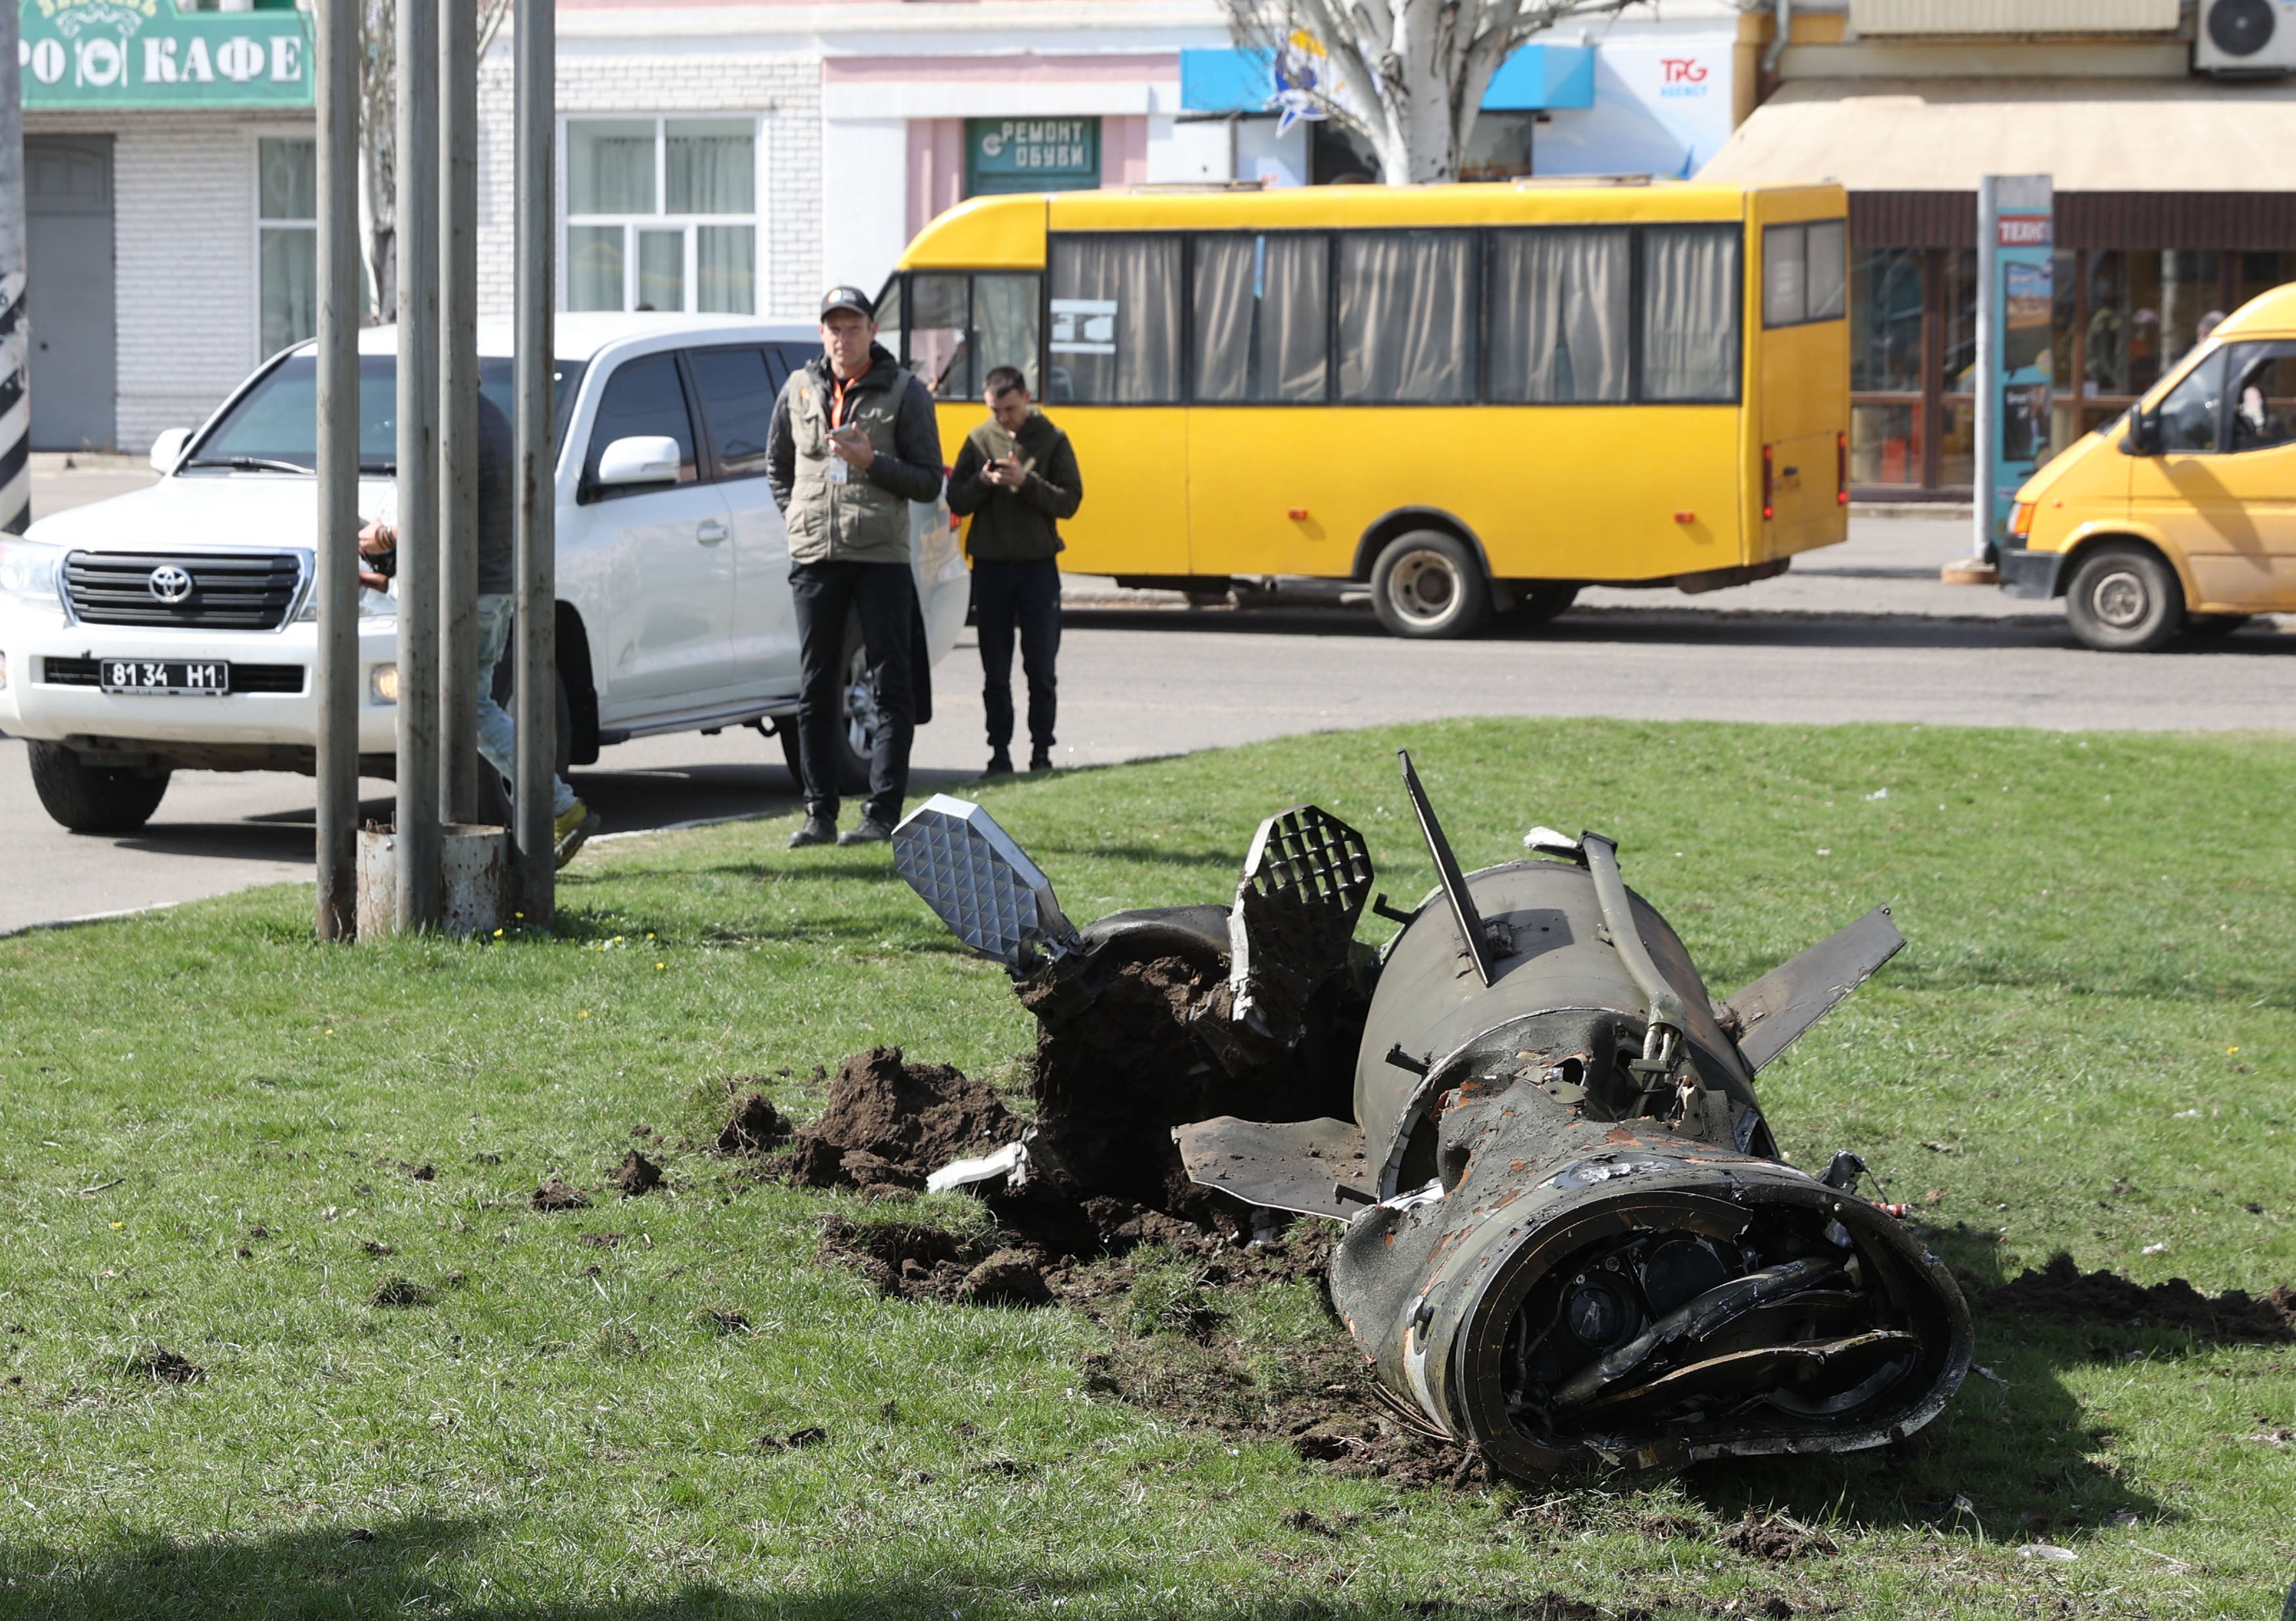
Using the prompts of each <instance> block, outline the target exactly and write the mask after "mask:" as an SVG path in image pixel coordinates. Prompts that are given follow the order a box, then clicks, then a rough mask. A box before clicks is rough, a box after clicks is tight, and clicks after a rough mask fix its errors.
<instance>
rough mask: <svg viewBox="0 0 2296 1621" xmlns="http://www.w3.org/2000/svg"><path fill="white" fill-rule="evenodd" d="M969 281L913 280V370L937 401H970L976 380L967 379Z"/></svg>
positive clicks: (916, 277) (953, 277) (910, 343)
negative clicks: (966, 338)
mask: <svg viewBox="0 0 2296 1621" xmlns="http://www.w3.org/2000/svg"><path fill="white" fill-rule="evenodd" d="M966 281H967V278H966V277H964V276H961V275H913V276H911V277H910V278H909V302H910V304H911V305H912V306H913V307H912V308H911V309H910V311H909V315H908V356H909V370H911V371H912V372H914V373H916V374H917V375H918V376H919V377H921V378H922V379H923V380H924V385H925V387H926V388H928V389H931V390H932V395H933V397H934V398H935V399H969V398H971V397H972V380H971V379H970V378H968V377H967V376H966V375H965V364H964V332H965V325H966V319H965V318H966V316H967V315H969V314H970V313H971V312H970V311H969V310H968V309H967V307H966V302H965V294H966V291H967V288H966V285H965V283H966Z"/></svg>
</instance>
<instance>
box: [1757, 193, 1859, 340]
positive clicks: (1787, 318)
mask: <svg viewBox="0 0 2296 1621" xmlns="http://www.w3.org/2000/svg"><path fill="white" fill-rule="evenodd" d="M1848 284H1849V227H1848V222H1847V221H1844V220H1839V219H1821V220H1816V221H1813V222H1812V223H1810V224H1808V225H1770V226H1767V227H1765V228H1764V230H1763V232H1762V324H1763V325H1764V326H1799V325H1800V324H1801V323H1803V322H1805V321H1839V320H1841V316H1842V313H1843V310H1844V309H1845V308H1846V307H1847V304H1848V299H1847V296H1846V295H1847V292H1848Z"/></svg>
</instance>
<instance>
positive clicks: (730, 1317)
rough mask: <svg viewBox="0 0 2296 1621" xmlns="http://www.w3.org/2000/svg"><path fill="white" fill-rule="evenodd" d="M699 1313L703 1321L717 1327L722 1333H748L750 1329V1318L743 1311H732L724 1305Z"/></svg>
mask: <svg viewBox="0 0 2296 1621" xmlns="http://www.w3.org/2000/svg"><path fill="white" fill-rule="evenodd" d="M700 1316H701V1321H702V1322H706V1323H708V1324H709V1326H710V1327H711V1328H714V1329H716V1330H717V1331H718V1332H719V1333H720V1334H746V1333H748V1332H749V1331H750V1319H749V1318H748V1316H747V1315H745V1314H742V1313H741V1312H736V1311H731V1310H728V1309H726V1307H723V1306H712V1307H710V1308H709V1310H707V1311H704V1312H702V1313H701V1314H700Z"/></svg>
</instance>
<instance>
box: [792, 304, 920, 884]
mask: <svg viewBox="0 0 2296 1621" xmlns="http://www.w3.org/2000/svg"><path fill="white" fill-rule="evenodd" d="M821 348H822V354H821V358H819V359H818V360H815V361H812V362H810V363H808V364H807V365H806V366H805V367H804V368H803V369H801V370H799V371H797V372H794V373H791V375H790V380H789V382H788V383H787V384H786V385H785V386H784V387H783V389H782V392H781V397H780V398H779V399H777V400H775V402H774V416H773V422H772V425H771V427H770V428H768V430H767V435H766V479H767V483H768V484H770V485H771V486H772V487H773V492H774V501H775V504H777V505H778V506H779V507H780V508H781V510H782V517H783V521H784V522H785V523H786V525H787V527H788V529H789V554H790V596H791V600H792V601H793V602H794V603H795V605H796V608H797V634H798V649H799V652H798V662H799V677H798V680H799V685H798V750H799V760H800V762H801V763H802V767H803V770H802V775H803V776H804V778H805V782H804V789H805V825H804V826H803V827H800V828H799V829H798V831H796V832H794V833H792V834H791V835H790V847H791V849H799V848H801V847H804V846H806V845H809V844H827V843H828V842H829V841H830V840H832V839H835V840H836V841H837V842H838V843H839V844H871V843H877V842H881V841H883V840H886V839H890V838H892V836H893V826H894V823H898V821H899V820H900V819H901V800H902V798H903V796H904V795H906V793H907V791H908V783H909V740H910V738H911V735H912V734H913V733H914V731H915V716H916V708H915V695H914V689H913V687H912V684H911V680H912V675H913V672H912V669H911V659H912V655H913V651H914V643H913V641H912V637H913V634H914V629H913V627H914V623H915V621H916V618H917V593H916V580H915V577H914V575H913V574H912V572H911V569H910V561H911V559H910V553H911V549H912V548H911V542H910V532H909V503H911V502H912V501H931V500H933V499H934V498H935V497H937V496H938V495H939V494H940V476H941V459H940V428H939V424H938V423H937V422H934V420H933V406H932V396H931V393H930V392H928V391H927V389H926V388H925V386H924V384H923V383H922V382H921V381H918V380H917V379H916V378H915V377H913V376H911V375H910V374H909V373H907V372H906V371H904V370H903V369H902V367H901V364H900V363H899V362H898V361H897V360H895V359H894V358H893V356H892V354H891V352H890V350H888V349H887V348H885V347H884V345H882V344H881V343H879V342H878V341H877V310H876V307H875V305H873V303H871V301H870V299H869V295H868V294H866V293H865V292H863V291H861V290H860V289H859V288H857V287H832V288H831V289H830V290H829V292H828V294H827V295H826V296H825V297H824V299H822V300H821ZM848 618H858V619H859V620H860V622H861V638H862V642H863V644H864V645H865V647H866V649H867V650H868V660H869V683H870V686H871V688H872V690H873V692H874V694H875V698H876V705H877V720H878V725H877V735H876V737H875V739H874V741H873V747H872V749H871V752H870V759H869V799H868V803H867V805H866V806H865V807H864V809H863V812H862V816H861V823H860V825H859V826H857V827H853V828H849V829H847V830H846V831H844V832H843V833H840V832H839V831H837V811H838V787H837V777H838V770H837V767H838V761H839V759H840V757H841V755H842V752H843V748H844V745H843V742H842V741H841V740H840V737H839V735H838V733H839V731H840V728H841V727H842V725H844V714H843V705H842V703H841V702H840V697H841V692H842V689H843V686H844V680H845V672H844V667H843V666H844V662H845V624H846V620H847V619H848Z"/></svg>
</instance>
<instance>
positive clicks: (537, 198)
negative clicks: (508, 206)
mask: <svg viewBox="0 0 2296 1621" xmlns="http://www.w3.org/2000/svg"><path fill="white" fill-rule="evenodd" d="M515 27H516V29H517V30H518V31H517V36H516V46H517V52H518V90H517V100H518V111H517V121H518V141H517V152H516V156H515V159H514V162H515V164H516V166H517V171H518V180H517V192H518V224H517V234H518V279H517V291H516V304H517V332H516V336H515V339H514V340H513V342H512V348H513V349H514V350H515V352H516V355H517V393H518V424H517V426H518V456H517V478H516V485H515V488H516V498H517V514H518V516H517V521H518V812H517V823H518V826H517V839H516V846H517V865H518V874H517V875H518V894H519V896H520V903H521V908H522V909H523V910H524V912H525V913H526V921H527V922H528V923H529V924H547V923H548V922H549V921H550V917H551V914H552V913H553V910H554V909H555V907H556V905H557V872H556V867H555V864H554V863H553V859H552V845H553V839H552V836H551V823H552V822H553V815H552V806H551V803H550V785H551V782H552V781H553V774H554V772H555V768H556V764H557V753H558V746H557V745H558V657H557V602H558V560H557V551H556V548H557V544H558V542H557V525H556V519H557V499H558V471H557V463H556V457H555V456H554V455H553V454H552V433H551V413H552V406H553V402H552V397H551V382H552V372H553V364H552V363H553V356H554V354H555V349H554V348H553V340H552V322H551V309H552V307H553V304H554V303H555V301H556V299H557V291H558V290H557V277H556V275H555V274H553V259H554V257H555V256H554V255H553V251H552V249H553V237H554V234H555V226H556V214H557V201H558V192H557V181H556V173H557V165H556V163H555V161H554V159H555V156H556V146H557V116H556V103H557V96H558V86H557V72H558V66H557V58H558V52H557V30H558V16H557V6H556V4H555V0H520V4H519V7H518V12H517V16H516V19H515Z"/></svg>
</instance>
